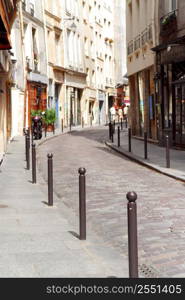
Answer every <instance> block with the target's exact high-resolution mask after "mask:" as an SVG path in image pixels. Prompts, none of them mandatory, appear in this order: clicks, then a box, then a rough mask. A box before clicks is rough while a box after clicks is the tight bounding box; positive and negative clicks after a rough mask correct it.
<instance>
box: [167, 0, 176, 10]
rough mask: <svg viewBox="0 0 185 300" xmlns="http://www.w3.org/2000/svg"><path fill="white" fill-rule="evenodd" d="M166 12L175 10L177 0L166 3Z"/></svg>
mask: <svg viewBox="0 0 185 300" xmlns="http://www.w3.org/2000/svg"><path fill="white" fill-rule="evenodd" d="M166 5H167V6H166V7H165V8H166V11H167V12H172V11H174V10H176V9H177V0H169V1H168V2H166Z"/></svg>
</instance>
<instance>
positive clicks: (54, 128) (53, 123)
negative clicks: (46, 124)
mask: <svg viewBox="0 0 185 300" xmlns="http://www.w3.org/2000/svg"><path fill="white" fill-rule="evenodd" d="M54 134H55V123H53V135H54Z"/></svg>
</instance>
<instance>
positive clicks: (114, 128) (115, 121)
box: [114, 120, 116, 133]
mask: <svg viewBox="0 0 185 300" xmlns="http://www.w3.org/2000/svg"><path fill="white" fill-rule="evenodd" d="M115 128H116V121H115V120H114V133H115Z"/></svg>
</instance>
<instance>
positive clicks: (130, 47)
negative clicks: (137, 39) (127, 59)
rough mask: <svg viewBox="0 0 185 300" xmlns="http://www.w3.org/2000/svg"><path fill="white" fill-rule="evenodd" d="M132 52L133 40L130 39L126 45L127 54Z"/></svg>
mask: <svg viewBox="0 0 185 300" xmlns="http://www.w3.org/2000/svg"><path fill="white" fill-rule="evenodd" d="M133 52H134V43H133V40H131V41H130V42H129V43H128V46H127V54H128V55H130V54H131V53H133Z"/></svg>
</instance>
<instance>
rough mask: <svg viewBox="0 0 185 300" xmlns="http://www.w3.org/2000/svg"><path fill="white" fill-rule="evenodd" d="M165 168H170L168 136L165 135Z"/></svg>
mask: <svg viewBox="0 0 185 300" xmlns="http://www.w3.org/2000/svg"><path fill="white" fill-rule="evenodd" d="M166 168H170V145H169V136H168V135H166Z"/></svg>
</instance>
